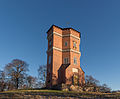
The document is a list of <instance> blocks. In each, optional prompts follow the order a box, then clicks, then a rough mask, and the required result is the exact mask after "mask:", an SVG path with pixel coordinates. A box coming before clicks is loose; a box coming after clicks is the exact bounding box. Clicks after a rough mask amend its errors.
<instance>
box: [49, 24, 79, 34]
mask: <svg viewBox="0 0 120 99" xmlns="http://www.w3.org/2000/svg"><path fill="white" fill-rule="evenodd" d="M53 26H55V27H57V28H59V29H61V30H67V29H72V30H74V31H76V32H78V33H80V32H79V31H77V30H75V29H73V28H71V27H69V28H61V27H59V26H56V25H54V24H53V25H52V26H51V27H50V28H49V30H48V31H47V33H48V32H49V31H50V30H51V29H52V28H53ZM80 35H81V33H80Z"/></svg>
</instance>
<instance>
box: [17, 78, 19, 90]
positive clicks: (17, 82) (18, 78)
mask: <svg viewBox="0 0 120 99" xmlns="http://www.w3.org/2000/svg"><path fill="white" fill-rule="evenodd" d="M18 85H19V78H16V89H18V87H19V86H18Z"/></svg>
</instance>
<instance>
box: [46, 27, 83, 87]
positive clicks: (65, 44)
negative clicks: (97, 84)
mask: <svg viewBox="0 0 120 99" xmlns="http://www.w3.org/2000/svg"><path fill="white" fill-rule="evenodd" d="M47 39H48V50H47V77H46V87H48V88H51V87H52V86H54V85H58V84H62V83H65V84H68V85H70V84H74V85H83V84H84V83H85V80H84V71H83V70H82V69H81V67H80V56H81V53H80V51H79V49H80V48H79V45H80V32H78V31H76V30H74V29H73V28H60V27H58V26H55V25H52V26H51V28H50V29H49V30H48V31H47Z"/></svg>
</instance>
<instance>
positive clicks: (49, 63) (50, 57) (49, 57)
mask: <svg viewBox="0 0 120 99" xmlns="http://www.w3.org/2000/svg"><path fill="white" fill-rule="evenodd" d="M49 64H51V56H49Z"/></svg>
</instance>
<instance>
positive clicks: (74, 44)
mask: <svg viewBox="0 0 120 99" xmlns="http://www.w3.org/2000/svg"><path fill="white" fill-rule="evenodd" d="M73 48H75V49H76V48H77V47H76V42H75V41H73Z"/></svg>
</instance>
